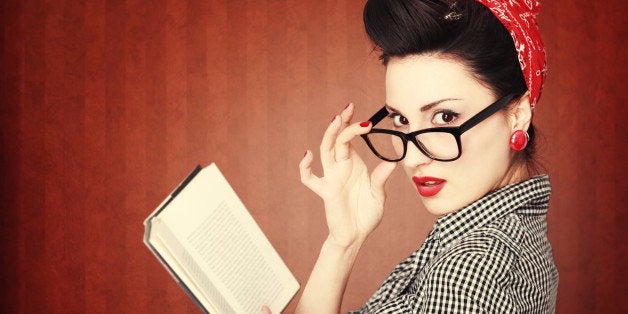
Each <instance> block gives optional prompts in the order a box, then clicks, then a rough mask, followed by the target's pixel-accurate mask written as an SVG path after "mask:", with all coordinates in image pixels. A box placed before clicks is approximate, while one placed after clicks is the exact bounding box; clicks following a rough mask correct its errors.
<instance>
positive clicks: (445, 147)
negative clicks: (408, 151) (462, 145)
mask: <svg viewBox="0 0 628 314" xmlns="http://www.w3.org/2000/svg"><path fill="white" fill-rule="evenodd" d="M416 139H417V141H418V142H419V144H421V146H422V148H423V149H424V150H425V151H426V152H427V153H428V154H430V155H432V157H433V158H437V159H443V160H448V159H455V158H456V157H458V154H459V153H460V152H459V151H458V142H457V141H456V137H455V136H454V135H453V134H451V133H447V132H427V133H421V134H419V135H417V136H416Z"/></svg>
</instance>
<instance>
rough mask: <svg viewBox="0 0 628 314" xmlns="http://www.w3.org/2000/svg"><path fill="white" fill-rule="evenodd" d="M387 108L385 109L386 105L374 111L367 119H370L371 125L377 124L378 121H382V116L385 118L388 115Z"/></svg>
mask: <svg viewBox="0 0 628 314" xmlns="http://www.w3.org/2000/svg"><path fill="white" fill-rule="evenodd" d="M388 114H389V113H388V109H386V106H384V107H382V109H380V110H379V111H378V112H376V113H375V114H374V115H373V116H372V117H370V118H369V121H371V123H372V124H373V125H376V124H378V123H379V122H380V121H382V120H383V119H384V118H386V117H387V116H388Z"/></svg>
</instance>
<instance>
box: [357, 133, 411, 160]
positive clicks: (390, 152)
mask: <svg viewBox="0 0 628 314" xmlns="http://www.w3.org/2000/svg"><path fill="white" fill-rule="evenodd" d="M366 137H367V138H368V140H369V142H370V143H371V146H372V147H373V149H374V150H375V151H376V152H377V154H379V156H381V157H384V158H385V159H388V160H397V159H400V158H401V156H403V140H402V139H401V138H400V137H399V136H396V135H392V134H387V133H369V134H367V135H366Z"/></svg>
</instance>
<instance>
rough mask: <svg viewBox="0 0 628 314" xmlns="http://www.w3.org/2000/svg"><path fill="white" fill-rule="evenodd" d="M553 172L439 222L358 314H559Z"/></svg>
mask: <svg viewBox="0 0 628 314" xmlns="http://www.w3.org/2000/svg"><path fill="white" fill-rule="evenodd" d="M550 193H551V187H550V183H549V179H548V177H547V176H546V175H543V176H537V177H533V178H531V179H529V180H527V181H524V182H521V183H517V184H512V185H508V186H505V187H503V188H501V189H499V190H497V191H495V192H493V193H491V194H489V195H487V196H485V197H483V198H481V199H480V200H478V201H476V202H474V203H472V204H471V205H468V206H466V207H464V208H462V209H461V210H459V211H456V212H454V213H451V214H448V215H446V216H443V217H441V218H439V219H438V220H437V222H436V224H435V225H434V228H433V229H432V231H431V232H430V234H429V235H428V237H427V239H426V240H425V243H424V244H423V245H422V246H421V248H419V249H418V250H417V251H415V252H414V253H413V254H412V255H410V257H408V258H407V259H406V260H405V261H403V262H401V263H400V264H399V265H397V267H396V268H395V269H394V270H393V272H392V273H391V274H390V276H389V277H388V278H387V279H386V280H385V281H384V283H383V284H382V286H381V287H380V288H379V289H378V290H377V291H376V292H375V294H374V295H373V296H372V297H371V299H370V300H369V301H368V302H367V303H366V304H365V305H364V306H363V307H362V309H360V310H359V311H357V312H353V313H553V312H554V309H555V303H556V290H557V287H558V271H557V270H556V267H555V265H554V261H553V257H552V249H551V247H550V244H549V242H548V241H547V237H546V231H547V225H546V221H545V215H546V213H547V207H548V203H549V196H550Z"/></svg>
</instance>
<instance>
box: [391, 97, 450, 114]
mask: <svg viewBox="0 0 628 314" xmlns="http://www.w3.org/2000/svg"><path fill="white" fill-rule="evenodd" d="M452 100H462V99H460V98H443V99H439V100H436V101H433V102H431V103H429V104H427V105H424V106H421V109H420V110H421V112H425V111H428V110H430V109H432V108H434V107H435V106H437V105H439V104H441V103H444V102H446V101H452ZM384 106H386V108H387V109H388V110H390V111H392V112H396V113H401V111H399V110H398V109H396V108H395V107H393V106H391V105H389V104H384Z"/></svg>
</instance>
